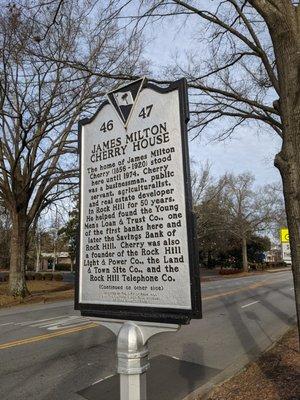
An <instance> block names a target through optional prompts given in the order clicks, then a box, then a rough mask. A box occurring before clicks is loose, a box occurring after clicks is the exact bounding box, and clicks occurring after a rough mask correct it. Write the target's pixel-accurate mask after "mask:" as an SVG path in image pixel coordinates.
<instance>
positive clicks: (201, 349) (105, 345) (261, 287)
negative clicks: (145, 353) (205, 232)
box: [0, 272, 295, 400]
mask: <svg viewBox="0 0 300 400" xmlns="http://www.w3.org/2000/svg"><path fill="white" fill-rule="evenodd" d="M202 289H203V290H202V295H203V320H195V321H192V323H191V324H190V325H189V326H184V327H182V328H181V330H180V331H179V332H177V333H166V334H161V335H157V336H156V337H154V338H153V339H151V341H150V355H151V357H155V356H158V355H161V354H162V355H164V356H167V357H171V358H172V359H179V360H185V361H188V362H191V363H196V364H198V365H200V366H201V374H203V376H202V377H201V385H200V386H199V380H197V379H195V378H191V377H192V376H193V374H192V373H191V374H189V375H188V376H185V375H184V374H185V372H184V371H185V369H181V377H182V384H184V385H186V388H185V389H186V390H185V392H194V393H200V392H204V391H206V390H208V389H209V388H210V387H211V386H212V385H213V384H214V383H216V382H219V381H220V380H222V379H224V378H227V377H228V376H230V374H232V373H233V372H235V371H236V370H238V369H240V368H241V367H242V366H243V365H245V363H247V362H248V361H249V360H250V359H252V358H253V357H256V356H257V355H258V354H259V353H260V352H261V351H263V350H264V349H266V348H267V347H269V346H270V345H271V344H272V343H273V342H274V341H276V340H277V339H278V338H279V337H280V336H281V335H282V334H283V333H284V332H285V331H286V330H287V329H288V328H289V327H290V326H291V325H293V324H294V323H295V306H294V294H293V290H292V276H291V273H290V272H278V273H274V274H263V275H257V276H250V277H246V278H235V279H228V280H227V279H226V280H222V281H214V282H205V283H203V285H202ZM114 352H115V337H114V335H113V334H112V333H111V332H110V331H108V330H107V329H106V328H104V327H99V326H96V325H95V324H91V323H90V322H88V321H87V320H86V319H84V318H81V317H80V316H79V314H78V313H77V312H75V311H74V310H73V304H72V302H60V303H53V304H47V305H32V306H24V307H18V308H11V309H4V310H0V390H1V391H0V393H1V399H3V400H16V399H24V400H26V399H30V400H36V399H41V400H42V399H43V400H48V399H49V400H50V399H51V400H76V399H77V400H83V398H84V397H82V395H80V394H78V392H80V391H82V390H84V389H85V388H88V387H90V386H91V385H93V384H97V382H98V381H99V380H101V379H102V378H105V377H107V376H110V375H111V374H113V373H114V371H115V357H114ZM199 371H200V370H199ZM208 371H210V372H209V373H208ZM212 371H213V372H214V373H211V372H212ZM179 372H180V368H179ZM163 373H164V372H163V371H161V374H163ZM169 383H170V382H169ZM166 384H168V382H166ZM171 384H172V382H171ZM158 389H159V388H158ZM81 393H82V394H83V392H81ZM86 393H87V392H86ZM86 398H88V397H86ZM99 399H101V395H100V394H99ZM157 399H160V397H159V396H158V397H157Z"/></svg>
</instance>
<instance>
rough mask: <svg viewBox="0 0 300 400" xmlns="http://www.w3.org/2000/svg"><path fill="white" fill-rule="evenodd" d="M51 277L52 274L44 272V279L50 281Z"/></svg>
mask: <svg viewBox="0 0 300 400" xmlns="http://www.w3.org/2000/svg"><path fill="white" fill-rule="evenodd" d="M52 279H53V274H50V273H46V274H44V280H45V281H52Z"/></svg>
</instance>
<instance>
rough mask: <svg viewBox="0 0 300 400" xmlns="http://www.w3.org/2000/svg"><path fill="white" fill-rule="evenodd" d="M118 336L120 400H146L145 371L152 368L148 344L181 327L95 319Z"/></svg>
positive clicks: (94, 320)
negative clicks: (162, 334) (159, 336)
mask: <svg viewBox="0 0 300 400" xmlns="http://www.w3.org/2000/svg"><path fill="white" fill-rule="evenodd" d="M91 320H92V321H93V322H96V323H99V325H103V326H105V327H106V328H108V329H110V330H111V331H112V332H113V333H114V334H115V335H116V336H117V370H118V373H119V375H120V400H146V399H147V386H146V384H147V383H146V371H147V370H148V369H149V367H150V363H149V358H148V355H149V350H148V346H147V342H148V340H149V339H150V338H151V337H152V336H154V335H156V334H157V333H163V332H170V331H173V332H175V331H178V330H179V329H180V325H173V324H160V323H154V322H153V323H151V322H136V321H122V320H110V319H98V318H97V319H92V318H91Z"/></svg>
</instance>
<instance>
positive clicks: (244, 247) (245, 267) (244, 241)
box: [242, 237, 248, 272]
mask: <svg viewBox="0 0 300 400" xmlns="http://www.w3.org/2000/svg"><path fill="white" fill-rule="evenodd" d="M242 254H243V271H244V272H248V256H247V239H246V237H243V238H242Z"/></svg>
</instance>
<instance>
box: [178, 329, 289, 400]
mask: <svg viewBox="0 0 300 400" xmlns="http://www.w3.org/2000/svg"><path fill="white" fill-rule="evenodd" d="M290 329H291V326H289V327H285V328H284V329H282V330H281V331H280V333H279V335H278V336H277V337H276V338H274V339H272V341H271V343H270V339H265V340H264V341H263V343H262V344H261V346H260V347H261V351H260V353H257V352H254V351H252V350H250V351H248V352H247V353H245V354H243V355H242V356H240V357H238V358H237V359H236V360H235V361H234V363H232V364H230V365H228V366H227V367H226V368H225V369H223V371H221V372H220V373H219V374H218V375H216V376H215V377H213V378H212V379H211V380H210V381H209V382H207V383H205V384H204V385H202V386H200V387H198V388H197V389H196V390H194V391H193V392H192V393H190V394H188V395H187V396H186V397H184V398H183V399H182V400H207V399H208V398H209V396H210V395H211V394H212V391H213V389H215V387H216V386H219V385H221V384H223V383H225V382H226V381H228V380H229V379H231V378H232V377H233V376H235V375H237V374H239V373H240V372H242V371H243V370H244V369H245V368H246V367H247V366H248V364H250V363H251V362H253V361H256V360H258V359H259V358H260V356H261V355H262V354H263V353H265V352H266V351H268V350H270V349H271V348H272V347H273V346H274V345H275V344H276V343H277V342H278V341H279V340H280V339H281V338H282V337H283V336H284V335H285V334H286V333H287V332H288V331H289V330H290Z"/></svg>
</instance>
